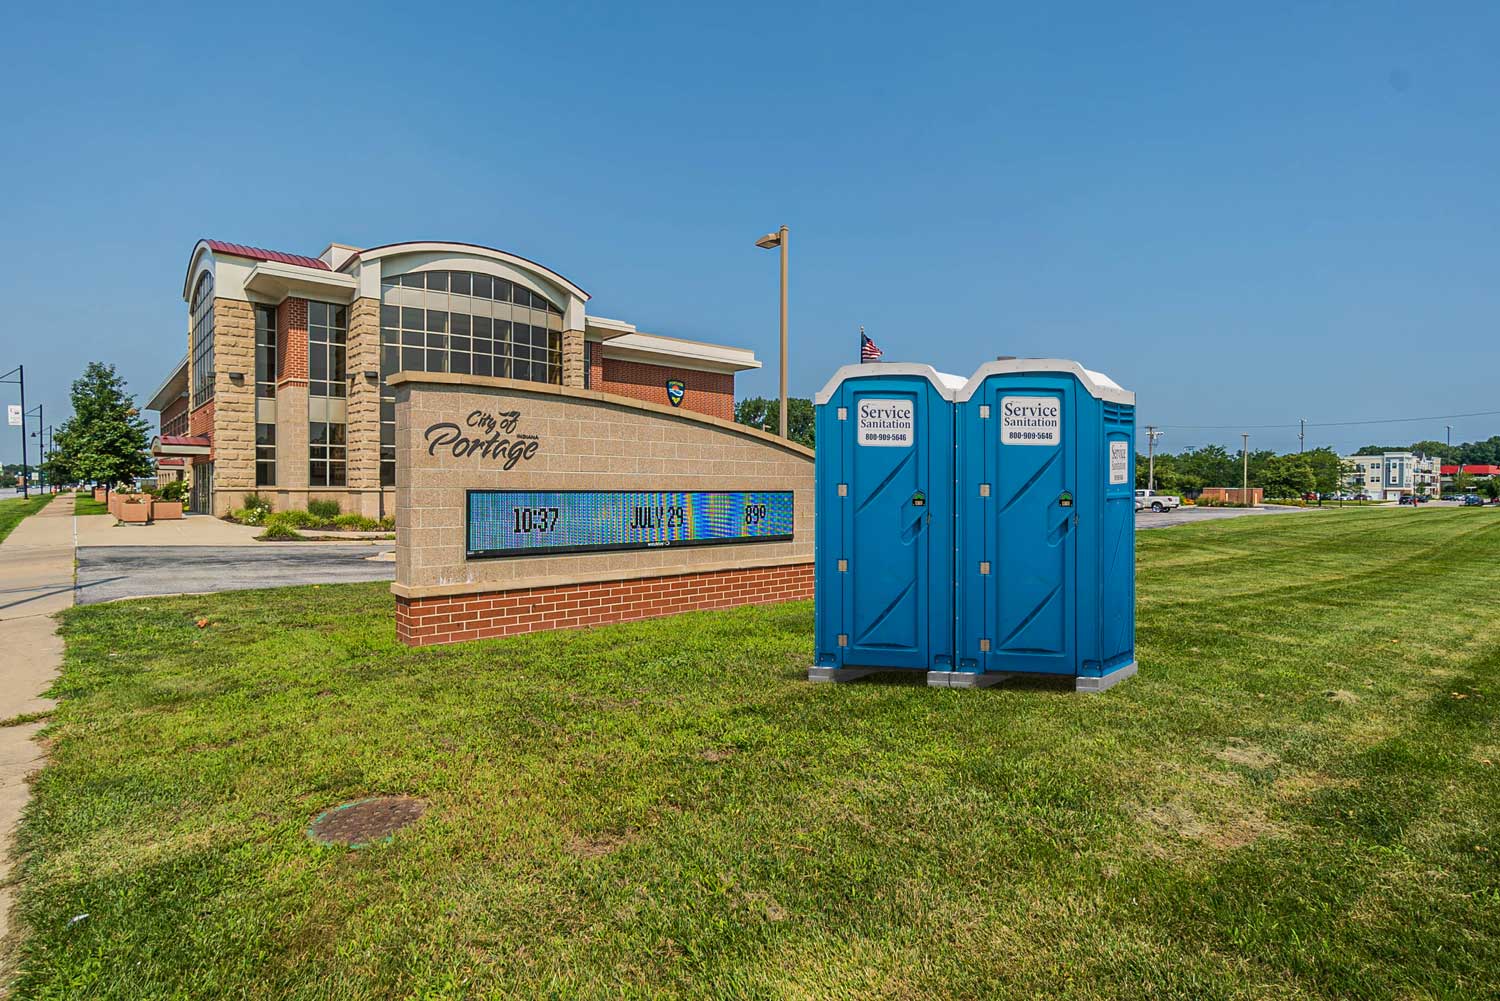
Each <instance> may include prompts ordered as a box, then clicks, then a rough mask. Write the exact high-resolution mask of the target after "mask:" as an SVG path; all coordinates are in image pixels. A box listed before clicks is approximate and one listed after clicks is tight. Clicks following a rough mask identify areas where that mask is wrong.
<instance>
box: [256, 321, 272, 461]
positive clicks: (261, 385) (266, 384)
mask: <svg viewBox="0 0 1500 1001" xmlns="http://www.w3.org/2000/svg"><path fill="white" fill-rule="evenodd" d="M255 397H256V405H257V409H259V401H260V400H274V399H275V398H276V307H275V306H256V307H255ZM255 485H256V486H258V487H273V486H275V485H276V425H275V424H270V423H267V422H265V421H262V420H261V419H260V415H259V414H257V415H256V421H255Z"/></svg>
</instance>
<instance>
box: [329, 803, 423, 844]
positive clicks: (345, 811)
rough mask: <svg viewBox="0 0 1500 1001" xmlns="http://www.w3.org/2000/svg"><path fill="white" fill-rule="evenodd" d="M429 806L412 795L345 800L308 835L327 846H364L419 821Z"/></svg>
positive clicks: (381, 839)
mask: <svg viewBox="0 0 1500 1001" xmlns="http://www.w3.org/2000/svg"><path fill="white" fill-rule="evenodd" d="M426 809H427V803H426V801H425V800H420V799H415V798H413V797H411V796H379V797H376V798H375V799H359V800H355V801H354V802H352V803H344V804H342V805H340V806H336V807H334V808H333V809H332V810H329V811H327V812H326V813H323V814H321V815H319V816H318V818H317V819H316V820H314V821H313V822H312V823H311V824H309V825H308V828H307V836H308V837H309V838H312V839H313V840H314V841H321V842H322V843H323V844H325V845H345V846H346V847H349V848H363V847H365V846H366V845H371V844H374V843H375V842H377V841H385V840H388V839H389V838H390V837H391V836H392V835H393V834H395V833H396V832H397V831H399V830H401V828H403V827H406V826H408V825H410V824H412V823H414V822H415V821H416V819H417V818H418V817H420V816H422V813H423V811H425V810H426Z"/></svg>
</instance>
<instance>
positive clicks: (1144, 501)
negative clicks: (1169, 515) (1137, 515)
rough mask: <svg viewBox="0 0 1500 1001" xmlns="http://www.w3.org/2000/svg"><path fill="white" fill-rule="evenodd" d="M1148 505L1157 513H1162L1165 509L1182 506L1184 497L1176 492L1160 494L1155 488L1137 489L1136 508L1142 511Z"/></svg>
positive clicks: (1169, 509)
mask: <svg viewBox="0 0 1500 1001" xmlns="http://www.w3.org/2000/svg"><path fill="white" fill-rule="evenodd" d="M1148 507H1149V508H1150V509H1151V510H1153V511H1155V512H1156V513H1157V514H1161V513H1162V512H1163V511H1171V510H1173V509H1175V508H1179V507H1182V498H1181V497H1178V496H1177V495H1176V494H1159V493H1157V492H1156V491H1155V490H1137V491H1136V492H1135V509H1136V510H1137V511H1140V510H1142V509H1144V508H1148Z"/></svg>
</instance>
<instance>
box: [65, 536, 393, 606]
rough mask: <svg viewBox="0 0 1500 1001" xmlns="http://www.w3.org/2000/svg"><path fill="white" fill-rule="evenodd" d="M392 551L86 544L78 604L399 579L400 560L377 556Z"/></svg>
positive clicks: (386, 548) (81, 550)
mask: <svg viewBox="0 0 1500 1001" xmlns="http://www.w3.org/2000/svg"><path fill="white" fill-rule="evenodd" d="M391 548H392V547H391V546H389V545H384V546H371V545H348V546H345V545H333V544H330V545H319V546H278V545H271V544H260V545H256V546H231V547H215V546H82V547H79V549H78V550H77V556H78V590H77V594H76V598H77V602H78V604H80V605H94V604H98V603H99V602H101V601H115V600H117V599H119V598H143V597H147V596H149V595H162V594H196V593H199V592H204V591H241V590H245V589H247V588H257V587H286V586H287V585H289V584H347V583H350V582H351V581H365V580H392V579H393V578H394V577H395V576H396V564H395V563H393V562H389V560H387V561H379V560H372V559H370V557H371V556H375V555H377V554H379V553H382V552H389V551H390V550H391Z"/></svg>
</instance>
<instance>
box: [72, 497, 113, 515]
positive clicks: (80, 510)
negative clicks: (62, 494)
mask: <svg viewBox="0 0 1500 1001" xmlns="http://www.w3.org/2000/svg"><path fill="white" fill-rule="evenodd" d="M73 513H74V514H75V515H83V514H109V505H108V504H105V503H104V502H103V501H96V500H94V495H93V494H92V493H86V492H79V493H77V494H74V495H73Z"/></svg>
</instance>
